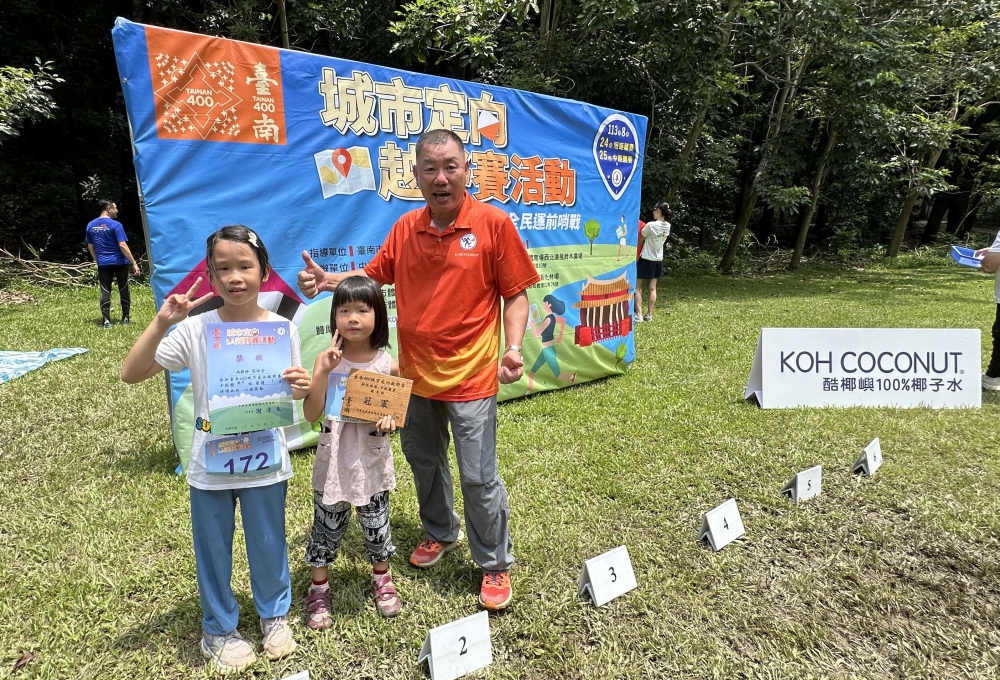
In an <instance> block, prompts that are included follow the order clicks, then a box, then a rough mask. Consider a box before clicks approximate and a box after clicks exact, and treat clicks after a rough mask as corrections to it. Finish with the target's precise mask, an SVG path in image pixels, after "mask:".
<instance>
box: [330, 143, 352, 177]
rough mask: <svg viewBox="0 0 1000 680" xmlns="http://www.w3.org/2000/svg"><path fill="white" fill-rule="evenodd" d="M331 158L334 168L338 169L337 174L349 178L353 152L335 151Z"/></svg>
mask: <svg viewBox="0 0 1000 680" xmlns="http://www.w3.org/2000/svg"><path fill="white" fill-rule="evenodd" d="M330 156H331V158H330V160H331V161H332V162H333V167H335V168H337V172H339V173H340V174H341V175H342V176H343V177H347V173H349V172H350V171H351V162H352V160H351V152H350V151H348V150H347V149H334V150H333V153H332V154H330Z"/></svg>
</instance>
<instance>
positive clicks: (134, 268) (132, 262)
mask: <svg viewBox="0 0 1000 680" xmlns="http://www.w3.org/2000/svg"><path fill="white" fill-rule="evenodd" d="M118 247H119V248H120V249H121V251H122V255H124V256H125V259H127V260H128V262H129V264H130V265H132V273H133V274H135V275H136V276H138V275H139V265H138V264H136V262H135V258H134V257H132V251H131V250H129V249H128V244H127V243H125V241H119V242H118Z"/></svg>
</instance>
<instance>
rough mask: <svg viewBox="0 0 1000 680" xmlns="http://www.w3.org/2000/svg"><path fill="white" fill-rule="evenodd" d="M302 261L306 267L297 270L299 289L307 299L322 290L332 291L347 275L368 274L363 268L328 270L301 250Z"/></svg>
mask: <svg viewBox="0 0 1000 680" xmlns="http://www.w3.org/2000/svg"><path fill="white" fill-rule="evenodd" d="M302 261H303V262H305V263H306V268H305V269H303V270H302V271H300V272H299V275H298V284H299V290H300V291H302V294H303V295H305V296H306V298H308V299H310V300H311V299H313V298H314V297H316V296H317V295H319V294H320V293H322V292H323V291H324V290H329V291H334V290H337V286H339V285H340V282H341V281H343V280H344V279H346V278H347V277H348V276H368V272H366V271H365V270H364V269H352V270H351V271H349V272H337V273H334V272H328V271H325V270H324V269H323V268H322V267H320V266H319V265H318V264H316V262H315V261H314V260H313V259H312V258H311V257H309V253H308V252H307V251H305V250H303V251H302Z"/></svg>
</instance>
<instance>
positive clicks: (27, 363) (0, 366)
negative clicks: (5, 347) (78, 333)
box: [0, 347, 87, 383]
mask: <svg viewBox="0 0 1000 680" xmlns="http://www.w3.org/2000/svg"><path fill="white" fill-rule="evenodd" d="M86 351H87V350H86V349H85V348H83V347H57V348H55V349H47V350H45V351H44V352H4V351H0V383H5V382H7V381H8V380H13V379H14V378H17V377H20V376H22V375H24V374H25V373H27V372H28V371H33V370H35V369H36V368H41V367H42V366H44V365H45V364H47V363H49V362H50V361H59V360H60V359H66V358H69V357H71V356H73V355H74V354H83V353H84V352H86Z"/></svg>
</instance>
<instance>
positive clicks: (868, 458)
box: [851, 437, 882, 477]
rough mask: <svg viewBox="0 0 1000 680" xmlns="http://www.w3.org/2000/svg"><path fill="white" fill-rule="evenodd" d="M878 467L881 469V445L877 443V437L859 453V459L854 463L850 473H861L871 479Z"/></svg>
mask: <svg viewBox="0 0 1000 680" xmlns="http://www.w3.org/2000/svg"><path fill="white" fill-rule="evenodd" d="M880 467H882V444H881V443H879V440H878V437H875V439H873V440H872V441H871V443H870V444H868V446H866V447H865V448H864V450H863V451H862V452H861V457H860V458H858V459H857V460H856V461H854V465H852V466H851V472H858V471H861V472H864V473H865V474H866V475H868V476H869V477H871V476H872V475H874V474H875V471H876V470H878V469H879V468H880Z"/></svg>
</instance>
